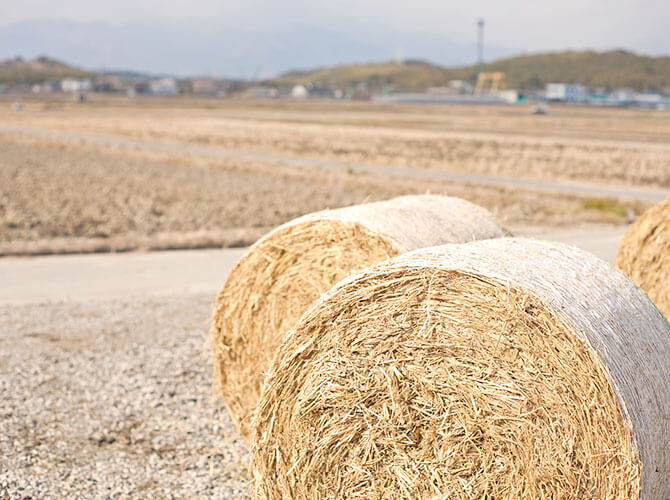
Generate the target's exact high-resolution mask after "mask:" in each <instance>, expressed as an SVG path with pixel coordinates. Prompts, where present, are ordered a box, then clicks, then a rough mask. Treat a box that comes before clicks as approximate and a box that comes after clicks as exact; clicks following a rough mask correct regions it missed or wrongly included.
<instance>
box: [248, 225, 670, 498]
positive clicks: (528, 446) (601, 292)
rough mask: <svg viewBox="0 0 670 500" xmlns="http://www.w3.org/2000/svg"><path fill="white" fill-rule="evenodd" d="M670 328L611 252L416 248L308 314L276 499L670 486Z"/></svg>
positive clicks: (262, 489)
mask: <svg viewBox="0 0 670 500" xmlns="http://www.w3.org/2000/svg"><path fill="white" fill-rule="evenodd" d="M668 373H670V326H669V325H668V323H667V322H666V320H665V319H664V318H663V316H662V315H661V314H660V313H659V311H658V310H657V309H656V308H655V307H654V305H653V304H652V303H651V301H650V300H649V298H648V297H647V296H646V295H645V294H644V293H643V292H642V291H641V290H640V289H639V288H637V287H636V286H635V285H634V284H633V283H632V282H631V281H630V280H629V279H628V278H626V277H625V276H624V275H623V274H622V273H620V272H619V271H617V270H616V269H615V268H613V267H612V266H610V265H609V264H607V263H605V262H603V261H601V260H599V259H597V258H596V257H594V256H592V255H591V254H588V253H586V252H584V251H581V250H578V249H577V248H574V247H571V246H568V245H562V244H552V243H547V242H541V241H535V240H525V239H516V238H500V239H494V240H487V241H479V242H475V243H468V244H463V245H444V246H441V247H434V248H428V249H421V250H417V251H414V252H409V253H406V254H404V255H402V256H400V257H397V258H395V259H392V260H389V261H386V262H383V263H381V264H378V265H377V266H375V267H372V268H369V269H367V270H364V271H362V272H360V273H357V274H355V275H352V276H351V277H349V278H347V279H345V280H344V281H342V282H340V283H339V284H338V285H337V286H336V287H334V288H333V289H332V290H331V291H330V292H328V293H327V294H325V295H324V296H322V298H321V299H320V300H318V301H317V302H316V303H315V304H314V306H313V307H312V308H311V309H309V311H307V312H306V313H305V315H304V316H303V317H302V318H301V319H300V320H299V321H298V322H297V324H296V326H295V329H294V330H292V331H291V332H289V333H288V334H287V335H286V336H285V338H284V341H283V343H282V345H281V346H280V348H279V350H278V353H277V356H276V357H275V359H274V361H273V363H272V366H271V369H270V371H269V373H268V376H267V378H266V379H265V382H264V388H263V392H262V395H261V398H260V400H259V406H258V410H257V414H256V418H255V420H254V428H255V435H254V446H253V464H252V469H253V477H254V493H255V495H256V498H258V499H264V500H267V499H283V498H292V499H303V498H310V499H326V498H372V499H382V498H384V499H386V498H389V499H390V498H408V499H414V498H421V499H447V498H458V499H461V498H496V499H500V498H509V499H518V498H580V499H581V498H603V499H604V498H607V499H616V498H626V499H629V498H638V497H640V492H642V494H643V498H648V499H666V498H668V495H670V467H669V466H670V385H669V384H668V382H667V378H668Z"/></svg>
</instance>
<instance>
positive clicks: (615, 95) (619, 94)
mask: <svg viewBox="0 0 670 500" xmlns="http://www.w3.org/2000/svg"><path fill="white" fill-rule="evenodd" d="M612 100H613V101H614V102H615V103H616V104H618V105H619V106H625V105H627V104H632V103H633V102H634V101H635V91H634V90H633V89H625V88H622V89H616V90H614V92H612Z"/></svg>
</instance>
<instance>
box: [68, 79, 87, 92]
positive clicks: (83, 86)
mask: <svg viewBox="0 0 670 500" xmlns="http://www.w3.org/2000/svg"><path fill="white" fill-rule="evenodd" d="M60 88H61V90H62V91H63V92H88V91H90V90H91V88H93V85H92V84H91V80H77V79H75V78H64V79H62V80H61V82H60Z"/></svg>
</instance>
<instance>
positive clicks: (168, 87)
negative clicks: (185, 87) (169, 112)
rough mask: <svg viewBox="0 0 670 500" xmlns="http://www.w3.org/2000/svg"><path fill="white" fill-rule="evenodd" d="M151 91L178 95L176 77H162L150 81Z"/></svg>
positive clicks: (158, 93)
mask: <svg viewBox="0 0 670 500" xmlns="http://www.w3.org/2000/svg"><path fill="white" fill-rule="evenodd" d="M149 91H150V92H151V93H152V94H155V95H177V94H178V93H179V87H177V82H176V81H175V79H174V78H161V79H160V80H151V81H150V82H149Z"/></svg>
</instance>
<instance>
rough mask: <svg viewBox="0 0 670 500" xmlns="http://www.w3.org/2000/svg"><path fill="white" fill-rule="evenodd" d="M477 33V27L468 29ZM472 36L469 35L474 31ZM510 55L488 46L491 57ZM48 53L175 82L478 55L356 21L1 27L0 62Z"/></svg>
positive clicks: (459, 45) (463, 60)
mask: <svg viewBox="0 0 670 500" xmlns="http://www.w3.org/2000/svg"><path fill="white" fill-rule="evenodd" d="M473 30H474V28H473ZM473 33H474V31H473ZM514 52H515V51H514V50H512V49H507V48H501V47H497V46H494V45H493V44H489V45H487V48H486V54H487V57H489V58H498V57H502V56H504V55H510V54H512V53H514ZM41 54H49V55H50V56H52V57H55V58H58V59H60V60H64V61H69V62H71V63H72V64H75V65H77V66H79V67H84V68H89V69H91V70H100V69H123V70H134V71H139V72H144V73H153V74H172V75H177V76H193V75H214V74H216V75H221V76H224V77H228V78H244V79H247V80H255V79H259V78H268V77H274V76H276V75H278V74H280V73H282V72H284V71H286V70H287V69H289V68H314V67H317V66H330V65H335V64H341V63H344V62H347V61H352V60H355V61H380V60H391V59H394V58H396V57H399V58H412V57H421V58H426V59H429V60H431V61H435V62H436V63H438V64H443V65H449V66H455V65H463V64H468V63H471V62H473V61H474V59H475V57H476V47H475V42H474V35H473V39H472V40H467V41H465V42H461V41H458V40H453V39H450V38H449V36H448V35H440V36H436V35H431V34H424V33H421V32H415V31H412V32H409V31H407V32H403V31H399V30H391V29H386V28H384V27H381V26H374V25H373V26H370V25H367V24H366V25H361V24H360V23H357V22H354V21H352V22H348V23H334V24H333V25H331V26H328V27H326V28H324V27H315V26H310V25H300V24H295V23H289V22H287V23H286V24H285V25H282V26H280V27H271V28H267V29H263V30H257V29H256V30H254V29H251V28H247V27H245V25H244V24H239V25H235V26H230V25H227V26H212V25H207V26H203V25H190V24H188V23H186V22H184V23H181V24H174V23H173V24H165V23H163V24H147V23H133V24H110V23H105V22H74V21H67V20H31V21H22V22H17V23H13V24H8V25H4V26H3V25H0V59H4V58H13V57H15V56H17V55H20V56H23V57H26V58H33V57H37V56H39V55H41Z"/></svg>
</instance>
